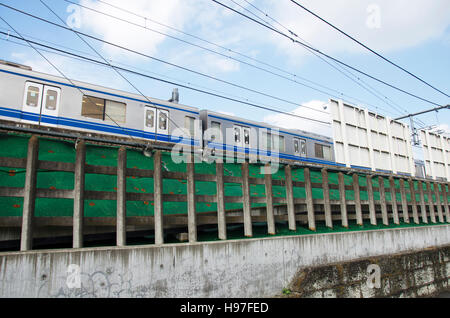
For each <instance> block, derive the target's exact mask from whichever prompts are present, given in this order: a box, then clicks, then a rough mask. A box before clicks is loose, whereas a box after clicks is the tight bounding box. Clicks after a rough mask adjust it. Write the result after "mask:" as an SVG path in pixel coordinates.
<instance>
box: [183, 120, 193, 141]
mask: <svg viewBox="0 0 450 318" xmlns="http://www.w3.org/2000/svg"><path fill="white" fill-rule="evenodd" d="M184 127H185V128H186V132H187V134H188V135H189V136H191V137H193V136H194V135H195V118H193V117H189V116H186V117H184Z"/></svg>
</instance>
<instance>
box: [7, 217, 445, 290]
mask: <svg viewBox="0 0 450 318" xmlns="http://www.w3.org/2000/svg"><path fill="white" fill-rule="evenodd" d="M448 244H450V226H449V225H438V226H426V227H414V228H403V229H390V230H378V231H367V232H347V233H332V234H319V235H307V236H291V237H274V238H265V239H248V240H239V241H226V242H208V243H198V244H192V245H190V244H173V245H163V246H160V247H158V246H141V247H126V248H95V249H82V250H57V251H33V252H25V253H0V297H249V298H251V297H273V296H276V295H280V294H281V293H282V290H283V289H284V288H287V287H288V286H289V284H290V283H291V282H292V281H293V280H294V279H295V277H296V276H295V275H296V274H298V272H299V270H301V269H302V268H305V267H310V266H319V265H324V264H329V263H336V262H345V261H350V260H355V259H359V258H367V257H374V256H380V255H386V254H394V253H401V252H406V251H413V250H417V251H418V250H422V249H425V248H430V247H440V246H446V245H448ZM70 265H72V266H70ZM77 266H79V271H78V269H77ZM78 278H79V280H80V282H81V285H78V283H79V282H78ZM78 287H81V288H78Z"/></svg>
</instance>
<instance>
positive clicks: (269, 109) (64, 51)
mask: <svg viewBox="0 0 450 318" xmlns="http://www.w3.org/2000/svg"><path fill="white" fill-rule="evenodd" d="M0 34H3V35H8V33H6V32H3V31H0ZM9 36H10V37H12V38H15V39H19V40H22V41H26V42H29V43H32V44H35V45H39V46H41V47H44V48H47V49H51V50H54V51H56V52H61V53H64V54H67V55H71V56H74V57H77V58H79V59H82V60H86V61H90V62H94V63H96V64H99V65H103V66H108V67H110V66H112V67H114V68H116V69H118V70H120V71H125V72H128V73H130V74H134V75H138V76H142V77H146V78H149V79H152V80H156V81H160V82H163V83H166V84H170V85H175V86H178V87H182V88H186V89H189V90H192V91H196V92H199V93H203V94H207V95H210V96H214V97H217V98H221V99H225V100H229V101H233V102H236V103H240V104H244V105H247V106H251V107H256V108H259V109H264V110H267V111H270V112H274V113H278V114H284V115H288V116H292V117H297V118H300V119H304V120H308V121H312V122H317V123H320V124H324V125H327V126H329V125H330V122H327V121H322V120H318V119H313V118H308V117H303V116H300V115H296V114H292V113H288V112H285V111H279V110H275V109H273V108H269V107H266V106H262V105H259V104H254V103H249V102H246V101H242V100H238V99H235V98H230V97H227V96H223V95H220V94H216V93H212V92H209V91H206V90H201V89H197V88H193V87H191V86H187V85H182V84H180V83H176V82H173V81H168V80H164V79H161V78H158V77H155V76H150V75H148V74H143V73H141V72H137V71H133V70H130V69H127V68H124V67H120V66H118V65H114V64H108V63H105V62H102V61H99V60H95V59H92V58H89V57H86V56H82V55H79V54H75V53H72V52H68V51H66V50H61V49H58V48H55V47H52V46H49V45H46V44H43V43H39V42H37V41H33V40H30V39H26V38H21V37H18V36H15V35H13V34H9Z"/></svg>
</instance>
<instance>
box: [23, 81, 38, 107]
mask: <svg viewBox="0 0 450 318" xmlns="http://www.w3.org/2000/svg"><path fill="white" fill-rule="evenodd" d="M39 98H40V89H39V87H36V86H31V85H30V86H28V91H27V101H26V103H27V106H30V107H37V105H38V103H39Z"/></svg>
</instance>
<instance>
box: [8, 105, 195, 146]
mask: <svg viewBox="0 0 450 318" xmlns="http://www.w3.org/2000/svg"><path fill="white" fill-rule="evenodd" d="M0 116H5V117H10V118H16V119H24V120H28V121H34V122H36V123H37V122H39V117H40V116H39V115H38V114H34V113H30V112H22V111H19V110H16V109H11V108H4V107H0ZM41 122H43V123H46V124H52V125H62V126H67V127H75V128H82V129H89V130H95V131H101V132H108V133H113V134H120V135H127V136H129V135H131V136H134V137H139V138H146V139H153V140H155V134H154V133H149V132H146V131H143V130H137V129H132V128H125V127H123V128H121V127H116V126H111V125H106V124H100V123H92V122H87V121H82V120H78V119H71V118H65V117H54V116H49V115H42V116H41ZM156 140H157V141H165V142H174V143H182V144H187V145H192V146H199V145H200V141H198V140H194V139H189V138H184V137H178V136H169V135H161V134H158V135H157V136H156Z"/></svg>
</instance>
